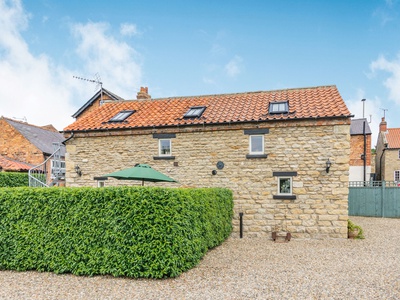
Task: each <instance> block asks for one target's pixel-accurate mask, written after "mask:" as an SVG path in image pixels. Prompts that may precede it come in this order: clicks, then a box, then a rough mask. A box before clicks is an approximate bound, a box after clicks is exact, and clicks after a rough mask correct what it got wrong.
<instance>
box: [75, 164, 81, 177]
mask: <svg viewBox="0 0 400 300" xmlns="http://www.w3.org/2000/svg"><path fill="white" fill-rule="evenodd" d="M75 173H76V174H78V175H79V176H82V171H81V168H80V167H79V166H78V165H76V166H75Z"/></svg>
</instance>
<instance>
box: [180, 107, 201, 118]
mask: <svg viewBox="0 0 400 300" xmlns="http://www.w3.org/2000/svg"><path fill="white" fill-rule="evenodd" d="M205 109H206V107H205V106H194V107H191V108H189V110H188V111H187V112H186V114H185V115H184V116H183V117H184V118H198V117H200V116H201V115H202V114H203V112H204V111H205Z"/></svg>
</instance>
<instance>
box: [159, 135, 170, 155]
mask: <svg viewBox="0 0 400 300" xmlns="http://www.w3.org/2000/svg"><path fill="white" fill-rule="evenodd" d="M158 145H159V155H160V156H171V140H170V139H159V140H158Z"/></svg>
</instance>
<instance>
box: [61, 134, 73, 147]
mask: <svg viewBox="0 0 400 300" xmlns="http://www.w3.org/2000/svg"><path fill="white" fill-rule="evenodd" d="M73 137H74V132H73V131H71V136H70V137H69V138H67V139H66V140H64V141H62V142H61V144H63V145H65V143H66V142H68V141H69V140H70V139H72V138H73Z"/></svg>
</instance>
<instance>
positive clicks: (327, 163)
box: [326, 158, 332, 173]
mask: <svg viewBox="0 0 400 300" xmlns="http://www.w3.org/2000/svg"><path fill="white" fill-rule="evenodd" d="M331 165H332V163H331V161H330V160H329V158H328V160H327V161H326V173H329V169H330V168H331Z"/></svg>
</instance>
